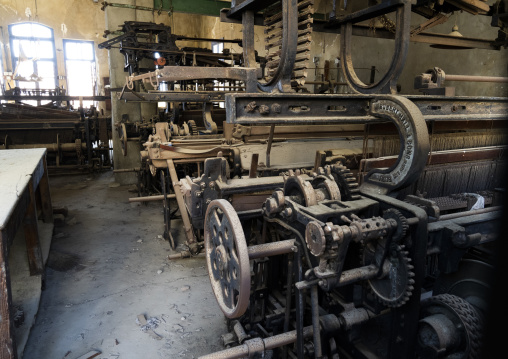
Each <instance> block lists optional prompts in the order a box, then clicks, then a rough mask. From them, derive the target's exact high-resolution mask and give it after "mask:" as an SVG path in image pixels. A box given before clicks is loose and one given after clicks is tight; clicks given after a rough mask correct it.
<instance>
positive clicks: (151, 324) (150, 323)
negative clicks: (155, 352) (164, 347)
mask: <svg viewBox="0 0 508 359" xmlns="http://www.w3.org/2000/svg"><path fill="white" fill-rule="evenodd" d="M160 322H161V321H160V320H159V318H156V317H151V318H149V319H148V320H146V317H145V315H144V314H140V315H138V317H137V318H136V323H137V324H138V325H140V326H141V330H142V331H143V332H145V333H148V334H149V335H150V336H151V337H152V338H154V339H157V340H161V339H162V337H161V336H160V335H159V334H157V333H155V332H154V331H153V329H155V328H157V327H158V326H159V324H160Z"/></svg>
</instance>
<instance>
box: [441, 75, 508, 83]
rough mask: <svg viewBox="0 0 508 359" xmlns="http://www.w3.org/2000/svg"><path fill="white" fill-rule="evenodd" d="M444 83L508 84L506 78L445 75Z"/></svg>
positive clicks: (507, 78)
mask: <svg viewBox="0 0 508 359" xmlns="http://www.w3.org/2000/svg"><path fill="white" fill-rule="evenodd" d="M445 81H467V82H495V83H508V77H497V76H474V75H448V74H445Z"/></svg>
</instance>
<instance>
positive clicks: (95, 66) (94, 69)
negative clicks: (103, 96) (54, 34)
mask: <svg viewBox="0 0 508 359" xmlns="http://www.w3.org/2000/svg"><path fill="white" fill-rule="evenodd" d="M68 43H78V44H83V43H89V44H91V45H92V59H91V60H87V59H72V58H69V57H68V56H67V44H68ZM62 45H63V55H64V56H63V57H64V69H65V83H66V84H67V95H69V96H71V94H70V93H69V89H70V87H69V77H68V76H67V74H68V72H69V71H68V66H67V61H82V62H87V63H91V64H93V71H94V74H93V75H92V84H93V86H92V96H94V94H96V93H97V82H98V79H97V59H96V56H95V42H94V41H93V40H76V39H62ZM76 96H78V95H76ZM72 103H73V104H74V101H72ZM93 103H94V104H95V105H96V101H93Z"/></svg>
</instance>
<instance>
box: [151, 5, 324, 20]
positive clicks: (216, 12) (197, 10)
mask: <svg viewBox="0 0 508 359" xmlns="http://www.w3.org/2000/svg"><path fill="white" fill-rule="evenodd" d="M153 7H154V9H155V10H162V11H168V12H184V13H188V14H199V15H208V16H220V11H221V9H229V8H231V2H229V1H217V0H153ZM313 17H314V19H316V20H325V19H326V16H325V15H324V14H318V13H315V14H314V15H313Z"/></svg>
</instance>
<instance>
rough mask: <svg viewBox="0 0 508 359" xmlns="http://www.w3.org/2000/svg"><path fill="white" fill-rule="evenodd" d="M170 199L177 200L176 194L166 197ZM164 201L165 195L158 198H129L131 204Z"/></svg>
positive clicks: (157, 196)
mask: <svg viewBox="0 0 508 359" xmlns="http://www.w3.org/2000/svg"><path fill="white" fill-rule="evenodd" d="M166 197H167V198H168V199H175V198H176V195H175V194H168V195H167V196H166ZM163 199H164V195H163V194H159V195H156V196H146V197H131V198H129V202H154V201H162V200H163Z"/></svg>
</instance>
